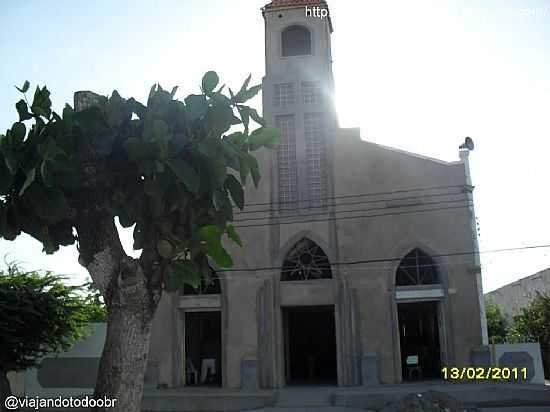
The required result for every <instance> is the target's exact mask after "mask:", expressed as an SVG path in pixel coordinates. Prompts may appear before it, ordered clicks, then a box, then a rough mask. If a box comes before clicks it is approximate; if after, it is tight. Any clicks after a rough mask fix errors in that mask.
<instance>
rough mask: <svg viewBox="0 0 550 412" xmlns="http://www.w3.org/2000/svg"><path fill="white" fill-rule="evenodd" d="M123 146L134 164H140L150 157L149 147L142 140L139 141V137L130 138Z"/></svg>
mask: <svg viewBox="0 0 550 412" xmlns="http://www.w3.org/2000/svg"><path fill="white" fill-rule="evenodd" d="M122 146H123V147H124V150H125V151H126V154H127V155H128V158H129V159H130V160H133V161H134V162H138V161H140V160H143V159H146V158H147V157H149V151H148V150H147V147H146V146H145V144H143V142H142V141H141V139H138V138H137V137H130V138H129V139H127V140H126V141H125V142H124V143H123V144H122Z"/></svg>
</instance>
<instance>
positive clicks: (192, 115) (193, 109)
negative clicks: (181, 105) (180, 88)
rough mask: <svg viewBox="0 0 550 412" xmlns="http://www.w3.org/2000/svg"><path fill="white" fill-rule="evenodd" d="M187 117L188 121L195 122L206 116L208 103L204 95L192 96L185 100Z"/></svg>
mask: <svg viewBox="0 0 550 412" xmlns="http://www.w3.org/2000/svg"><path fill="white" fill-rule="evenodd" d="M185 109H186V117H187V120H188V121H191V122H192V121H194V120H197V119H199V118H201V117H202V116H204V115H205V114H206V112H207V111H208V102H207V101H206V97H204V96H203V95H202V94H191V95H189V96H187V97H186V98H185Z"/></svg>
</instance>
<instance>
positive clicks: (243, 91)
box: [235, 74, 252, 101]
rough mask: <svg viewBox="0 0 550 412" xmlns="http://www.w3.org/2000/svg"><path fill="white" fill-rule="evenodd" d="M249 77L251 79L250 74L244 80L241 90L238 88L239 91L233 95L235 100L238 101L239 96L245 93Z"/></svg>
mask: <svg viewBox="0 0 550 412" xmlns="http://www.w3.org/2000/svg"><path fill="white" fill-rule="evenodd" d="M250 79H252V74H249V75H248V77H247V78H246V80H245V81H244V83H243V85H242V86H241V90H239V92H238V93H237V95H236V96H235V100H237V101H239V100H240V96H242V95H244V94H245V93H246V91H247V90H248V85H249V84H250Z"/></svg>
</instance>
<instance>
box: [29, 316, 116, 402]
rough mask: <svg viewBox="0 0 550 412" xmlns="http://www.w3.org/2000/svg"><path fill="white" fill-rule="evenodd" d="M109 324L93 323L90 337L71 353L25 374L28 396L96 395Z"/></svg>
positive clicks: (53, 359) (48, 360)
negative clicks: (95, 388)
mask: <svg viewBox="0 0 550 412" xmlns="http://www.w3.org/2000/svg"><path fill="white" fill-rule="evenodd" d="M106 326H107V325H106V324H105V323H92V324H90V334H89V336H87V337H85V338H84V339H82V340H80V341H78V342H76V343H75V345H74V346H73V347H72V348H71V349H69V350H68V351H65V352H62V353H60V354H58V355H57V356H48V357H46V358H44V359H43V360H42V363H41V366H40V367H39V368H37V369H34V368H33V369H29V370H27V371H26V372H25V395H26V396H41V397H52V396H58V395H63V396H76V395H85V394H92V393H93V391H94V387H95V381H96V377H97V370H98V367H99V359H100V357H101V353H102V351H103V345H104V343H105V334H106V330H107V327H106Z"/></svg>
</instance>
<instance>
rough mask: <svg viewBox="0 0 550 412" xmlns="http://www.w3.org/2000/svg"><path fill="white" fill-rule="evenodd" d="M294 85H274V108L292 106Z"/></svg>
mask: <svg viewBox="0 0 550 412" xmlns="http://www.w3.org/2000/svg"><path fill="white" fill-rule="evenodd" d="M294 96H295V94H294V84H293V83H281V84H276V85H275V93H274V98H275V101H274V104H275V107H282V106H288V105H290V104H294V100H295V97H294Z"/></svg>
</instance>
